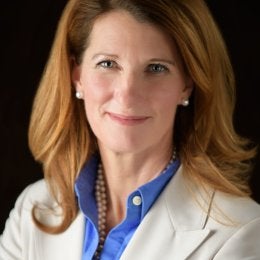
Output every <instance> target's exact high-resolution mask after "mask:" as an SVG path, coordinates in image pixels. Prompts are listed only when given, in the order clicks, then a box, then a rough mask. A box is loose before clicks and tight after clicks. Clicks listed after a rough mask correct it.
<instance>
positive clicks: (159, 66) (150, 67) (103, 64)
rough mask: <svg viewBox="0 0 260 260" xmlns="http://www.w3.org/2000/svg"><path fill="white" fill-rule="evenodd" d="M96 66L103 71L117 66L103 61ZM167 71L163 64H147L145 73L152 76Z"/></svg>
mask: <svg viewBox="0 0 260 260" xmlns="http://www.w3.org/2000/svg"><path fill="white" fill-rule="evenodd" d="M96 66H97V67H101V68H104V69H113V68H114V67H115V66H117V64H116V62H115V61H113V60H103V61H100V62H99V63H97V65H96ZM155 68H156V69H155ZM154 69H155V70H154ZM158 69H159V70H158ZM168 71H169V69H168V67H167V66H165V65H163V64H160V63H154V64H149V65H148V67H147V69H146V72H150V73H154V74H159V73H165V72H168Z"/></svg>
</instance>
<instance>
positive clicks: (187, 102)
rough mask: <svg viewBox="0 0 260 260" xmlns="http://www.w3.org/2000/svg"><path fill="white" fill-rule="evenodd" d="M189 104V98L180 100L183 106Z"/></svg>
mask: <svg viewBox="0 0 260 260" xmlns="http://www.w3.org/2000/svg"><path fill="white" fill-rule="evenodd" d="M189 104H190V102H189V99H184V100H183V101H182V105H183V106H184V107H187V106H188V105H189Z"/></svg>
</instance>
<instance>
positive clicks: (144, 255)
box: [120, 167, 213, 260]
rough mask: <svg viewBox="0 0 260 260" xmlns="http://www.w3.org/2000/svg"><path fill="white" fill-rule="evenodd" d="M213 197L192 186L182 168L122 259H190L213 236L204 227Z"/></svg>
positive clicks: (143, 223) (159, 199) (141, 225)
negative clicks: (186, 179) (185, 178)
mask: <svg viewBox="0 0 260 260" xmlns="http://www.w3.org/2000/svg"><path fill="white" fill-rule="evenodd" d="M212 197H213V192H212V191H210V192H209V193H207V194H206V192H205V191H203V190H202V189H201V190H200V189H198V188H196V187H194V186H188V183H187V182H186V181H185V180H184V176H183V173H182V168H181V167H180V169H179V170H178V172H177V173H176V174H175V176H174V177H173V178H172V180H171V181H170V183H169V184H168V185H167V187H166V188H165V190H164V191H163V193H162V194H161V195H160V197H159V198H158V199H157V201H156V202H155V204H154V205H153V207H152V208H151V209H150V210H149V212H148V213H147V215H146V216H145V218H144V219H143V221H142V222H141V224H140V226H139V227H138V229H137V230H136V232H135V234H134V236H133V237H132V239H131V241H130V242H129V244H128V246H127V248H126V249H125V251H124V253H123V255H122V257H121V258H120V259H121V260H132V259H135V260H143V259H149V260H157V259H164V260H168V259H176V260H184V259H188V257H189V256H190V255H191V254H192V253H193V252H194V251H195V250H196V249H197V248H198V247H199V246H200V245H201V244H202V243H203V241H204V240H205V239H206V238H207V237H208V236H209V234H210V233H211V231H210V230H209V229H205V228H204V227H205V225H206V222H207V219H208V214H207V212H209V209H210V204H211V200H212ZM195 198H196V199H195ZM196 200H197V201H196ZM198 204H199V205H200V206H199V205H198ZM201 207H202V208H203V209H204V210H202V209H201Z"/></svg>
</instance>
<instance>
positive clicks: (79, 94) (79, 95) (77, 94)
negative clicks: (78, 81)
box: [76, 91, 83, 99]
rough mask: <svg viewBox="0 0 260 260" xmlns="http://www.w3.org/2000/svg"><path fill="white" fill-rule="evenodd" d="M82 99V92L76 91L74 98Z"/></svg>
mask: <svg viewBox="0 0 260 260" xmlns="http://www.w3.org/2000/svg"><path fill="white" fill-rule="evenodd" d="M82 97H83V94H82V92H80V91H77V92H76V98H77V99H82Z"/></svg>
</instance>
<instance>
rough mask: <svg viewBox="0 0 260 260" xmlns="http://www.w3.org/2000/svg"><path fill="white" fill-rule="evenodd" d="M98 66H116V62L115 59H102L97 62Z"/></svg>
mask: <svg viewBox="0 0 260 260" xmlns="http://www.w3.org/2000/svg"><path fill="white" fill-rule="evenodd" d="M97 66H100V67H102V68H109V69H110V68H113V67H114V66H115V63H114V61H111V60H104V61H101V62H99V63H98V64H97Z"/></svg>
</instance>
